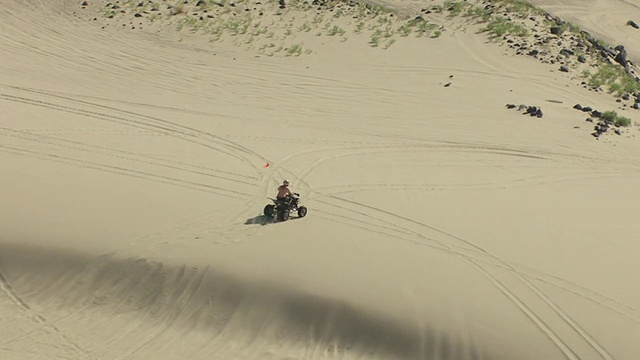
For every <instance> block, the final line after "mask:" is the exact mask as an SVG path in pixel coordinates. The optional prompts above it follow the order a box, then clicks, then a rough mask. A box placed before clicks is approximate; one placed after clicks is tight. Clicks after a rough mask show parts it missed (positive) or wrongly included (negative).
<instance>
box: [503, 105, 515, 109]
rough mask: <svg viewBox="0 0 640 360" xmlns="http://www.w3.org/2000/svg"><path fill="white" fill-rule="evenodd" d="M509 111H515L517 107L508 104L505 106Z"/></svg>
mask: <svg viewBox="0 0 640 360" xmlns="http://www.w3.org/2000/svg"><path fill="white" fill-rule="evenodd" d="M505 106H506V108H507V109H515V108H516V106H515V105H514V104H507V105H505Z"/></svg>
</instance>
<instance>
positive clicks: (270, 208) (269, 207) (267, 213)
mask: <svg viewBox="0 0 640 360" xmlns="http://www.w3.org/2000/svg"><path fill="white" fill-rule="evenodd" d="M275 208H276V206H275V205H273V204H269V205H267V206H265V207H264V215H265V216H273V210H274V209H275Z"/></svg>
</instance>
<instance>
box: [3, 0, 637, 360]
mask: <svg viewBox="0 0 640 360" xmlns="http://www.w3.org/2000/svg"><path fill="white" fill-rule="evenodd" d="M577 3H578V2H574V3H571V4H568V5H567V6H568V8H570V6H574V7H577V6H578V5H577ZM608 4H609V5H610V6H613V7H616V6H619V8H620V10H621V11H622V9H623V6H624V5H622V4H621V3H618V2H613V1H612V2H610V3H608ZM12 5H13V6H5V7H3V8H2V10H0V16H1V20H2V21H0V51H1V53H2V54H3V55H2V57H3V61H2V62H0V74H1V79H2V80H1V84H0V100H1V101H0V103H1V106H2V112H1V113H0V135H2V142H1V143H0V165H1V166H2V169H3V176H2V180H0V181H1V182H2V183H1V185H0V196H1V198H2V199H3V201H2V205H1V207H0V209H1V210H0V211H1V212H0V275H1V276H0V289H1V290H2V292H0V319H1V320H2V321H0V324H1V325H0V357H1V358H2V359H24V358H43V359H44V358H54V357H59V358H67V359H91V358H93V359H125V358H127V359H150V358H160V359H187V358H192V359H205V358H206V359H320V358H339V359H460V360H463V359H464V360H479V359H532V360H533V359H536V360H537V359H635V357H636V356H637V354H638V353H640V345H639V344H638V343H637V341H634V340H637V339H638V337H639V336H640V293H639V290H638V287H637V286H636V285H635V284H636V283H637V280H636V277H637V276H636V274H637V273H638V271H640V265H638V262H637V261H636V257H637V256H636V254H637V253H638V251H639V250H640V248H639V246H640V245H638V242H637V238H638V236H637V234H640V225H638V222H637V214H636V209H637V204H638V203H640V192H639V191H638V190H637V184H638V183H639V181H640V161H639V160H638V154H640V142H638V128H637V127H633V128H630V129H628V131H626V132H625V133H624V135H623V136H607V137H604V138H602V139H600V140H595V139H594V138H592V137H591V136H590V135H589V133H590V131H591V126H592V124H588V123H585V121H584V117H585V115H584V114H582V113H580V112H577V111H576V110H574V109H572V106H573V105H574V104H575V103H582V104H585V105H590V106H593V107H595V108H599V109H602V110H610V109H616V107H617V104H616V102H615V101H614V99H613V98H612V97H610V96H607V95H605V94H595V93H592V92H589V91H586V90H584V89H582V88H580V87H577V86H575V81H574V80H572V79H570V78H568V76H566V75H564V74H562V73H559V72H557V71H555V69H554V68H550V67H548V66H545V65H543V64H540V63H539V62H537V61H534V60H532V59H528V58H518V57H511V56H505V55H504V54H503V50H504V48H502V47H500V46H498V45H496V44H490V43H487V42H486V40H485V38H484V37H483V36H482V35H478V34H473V33H472V32H461V31H458V32H448V33H446V34H444V35H443V36H441V37H440V38H437V39H426V38H412V37H408V38H405V39H403V40H402V41H398V43H397V44H394V45H393V47H391V48H390V49H389V50H386V51H385V50H383V49H380V48H371V47H369V46H367V45H366V42H358V41H355V40H353V41H352V40H350V41H347V42H341V41H339V40H338V39H329V40H318V39H317V38H315V37H314V36H313V35H312V34H309V35H308V38H304V36H305V35H304V34H303V35H300V36H301V37H302V39H304V40H306V41H307V43H313V42H314V41H316V42H324V43H323V44H321V47H320V49H321V50H322V51H318V52H317V53H316V54H312V55H309V56H301V57H278V56H275V57H268V56H260V57H256V56H255V53H253V52H250V51H244V50H243V49H242V48H238V47H235V46H232V45H230V44H229V43H219V44H216V45H211V44H209V43H208V42H207V41H201V40H199V39H198V38H197V37H185V38H183V39H182V41H175V40H174V36H175V35H174V34H172V33H171V32H169V30H163V31H166V37H165V36H163V35H162V34H165V33H161V34H160V35H153V34H152V33H150V32H135V31H124V30H122V29H117V28H116V27H115V26H110V27H106V28H105V29H101V27H100V26H96V25H95V24H93V25H92V24H89V23H87V22H85V21H81V20H79V19H78V18H76V17H73V16H72V14H73V12H74V11H77V10H78V9H77V4H76V3H75V2H66V1H50V2H47V1H41V2H38V1H31V2H28V3H27V4H26V5H25V4H22V2H18V1H16V2H15V3H12ZM322 39H324V38H322ZM436 49H437V51H436ZM451 76H452V77H451ZM447 83H451V85H450V86H448V87H445V86H444V85H445V84H447ZM550 100H551V101H550ZM506 103H516V104H520V103H524V104H530V105H538V106H541V107H542V108H543V110H544V111H545V116H544V117H543V118H540V119H538V118H531V117H528V116H522V115H520V114H519V113H518V112H517V111H515V110H507V109H505V107H504V105H505V104H506ZM619 111H620V110H619ZM624 114H625V116H629V117H631V118H633V120H634V121H640V117H639V116H638V114H637V113H636V112H631V111H625V112H624ZM576 127H577V128H576ZM267 162H269V163H270V164H271V166H270V167H268V168H264V167H263V166H264V165H265V163H267ZM284 178H288V179H290V180H291V181H292V184H293V187H294V190H296V191H298V192H300V193H301V194H302V195H303V201H304V203H305V204H306V205H307V206H309V208H310V212H309V216H308V217H306V218H304V219H292V220H291V221H288V222H286V223H277V224H272V223H269V222H267V221H265V219H263V217H262V216H261V211H262V208H263V206H264V205H265V204H267V203H268V199H267V197H269V196H273V195H274V189H275V187H276V186H277V184H278V183H279V182H280V181H281V180H282V179H284Z"/></svg>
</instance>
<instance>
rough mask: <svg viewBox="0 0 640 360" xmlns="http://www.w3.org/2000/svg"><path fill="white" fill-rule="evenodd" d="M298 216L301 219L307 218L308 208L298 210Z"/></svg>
mask: <svg viewBox="0 0 640 360" xmlns="http://www.w3.org/2000/svg"><path fill="white" fill-rule="evenodd" d="M298 216H299V217H305V216H307V207H306V206H300V207H299V208H298Z"/></svg>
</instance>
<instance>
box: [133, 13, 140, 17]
mask: <svg viewBox="0 0 640 360" xmlns="http://www.w3.org/2000/svg"><path fill="white" fill-rule="evenodd" d="M133 16H134V17H142V14H140V13H136V14H135V15H133Z"/></svg>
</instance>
